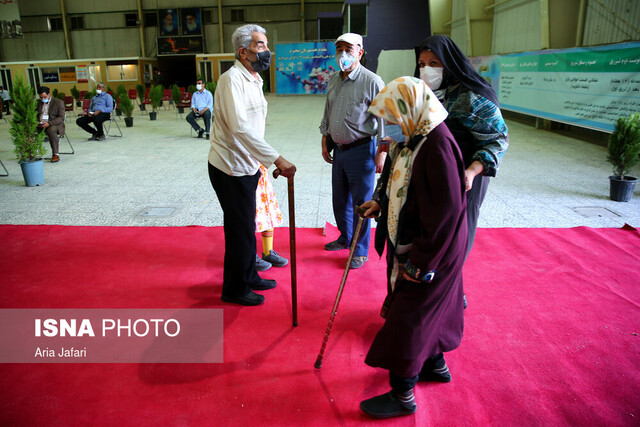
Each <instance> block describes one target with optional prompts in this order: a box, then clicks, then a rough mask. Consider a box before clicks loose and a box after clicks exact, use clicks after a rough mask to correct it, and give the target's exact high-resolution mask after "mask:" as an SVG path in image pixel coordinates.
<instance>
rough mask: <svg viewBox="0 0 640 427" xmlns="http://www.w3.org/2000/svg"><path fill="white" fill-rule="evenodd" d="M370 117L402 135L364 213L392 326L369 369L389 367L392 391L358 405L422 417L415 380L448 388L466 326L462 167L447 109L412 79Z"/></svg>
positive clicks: (378, 412)
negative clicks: (383, 261) (448, 354)
mask: <svg viewBox="0 0 640 427" xmlns="http://www.w3.org/2000/svg"><path fill="white" fill-rule="evenodd" d="M369 112H371V113H372V114H374V115H376V116H378V117H380V118H383V119H385V120H386V121H388V122H391V123H397V124H399V125H400V127H401V128H402V133H403V134H404V136H405V140H406V141H407V142H405V143H396V142H393V143H392V144H391V146H390V148H389V155H388V157H387V161H386V163H385V167H384V170H383V172H382V175H381V176H380V179H379V180H378V185H377V188H376V192H375V193H374V200H371V201H368V202H365V203H363V205H362V206H363V207H364V208H366V209H367V211H366V213H365V216H377V214H378V212H379V216H378V228H377V229H376V241H375V247H376V250H377V251H378V253H379V254H380V256H382V252H383V250H384V247H385V242H386V247H387V278H388V280H387V285H388V291H389V293H388V296H387V299H386V301H385V304H384V307H383V313H384V314H383V317H385V323H384V325H383V326H382V328H381V329H380V331H379V332H378V334H377V335H376V337H375V339H374V341H373V343H372V344H371V348H370V349H369V353H368V354H367V358H366V360H365V362H366V363H367V364H368V365H370V366H373V367H380V368H384V369H387V370H389V377H390V384H391V388H392V390H391V391H390V392H388V393H385V394H382V395H380V396H376V397H373V398H371V399H367V400H365V401H363V402H361V404H360V408H361V409H362V410H363V411H364V412H366V413H367V414H369V415H371V416H373V417H379V418H386V417H394V416H398V415H409V414H413V413H414V412H415V411H416V408H417V406H416V404H415V399H414V397H413V388H414V386H415V385H416V383H417V382H418V381H433V380H436V381H447V378H450V377H448V368H447V366H446V364H445V363H444V358H442V359H441V360H440V359H438V355H440V356H442V352H444V351H451V350H453V349H455V348H457V347H458V346H459V345H460V340H461V339H462V329H463V322H464V319H463V302H462V298H463V293H462V265H463V263H464V256H465V249H466V245H467V220H466V218H465V216H466V207H465V206H466V205H465V186H464V164H463V161H462V154H461V153H460V149H459V148H458V145H457V143H456V142H455V140H454V139H453V136H452V135H451V133H450V132H449V130H448V129H447V126H446V125H445V124H444V123H443V122H444V120H445V118H446V117H447V112H446V110H445V109H444V107H442V104H440V102H439V101H438V100H437V98H436V96H435V95H434V94H433V92H432V91H431V90H430V89H429V88H428V87H427V85H426V84H425V83H424V82H422V81H420V80H419V79H417V78H414V77H400V78H397V79H395V80H394V81H393V82H391V83H389V85H388V86H387V87H385V88H384V89H383V90H382V91H381V92H380V93H379V94H378V96H376V98H375V99H374V101H373V102H372V103H371V106H370V108H369Z"/></svg>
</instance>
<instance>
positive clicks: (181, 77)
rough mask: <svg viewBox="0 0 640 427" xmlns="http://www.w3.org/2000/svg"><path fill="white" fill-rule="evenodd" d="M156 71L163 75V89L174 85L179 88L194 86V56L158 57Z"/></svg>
mask: <svg viewBox="0 0 640 427" xmlns="http://www.w3.org/2000/svg"><path fill="white" fill-rule="evenodd" d="M158 69H159V70H160V72H161V73H162V74H163V75H164V79H163V85H164V87H170V86H171V85H173V84H174V83H175V84H177V85H178V86H181V87H188V86H189V85H194V84H196V57H195V55H170V56H159V57H158Z"/></svg>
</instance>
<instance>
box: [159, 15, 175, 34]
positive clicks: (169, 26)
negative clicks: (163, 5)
mask: <svg viewBox="0 0 640 427" xmlns="http://www.w3.org/2000/svg"><path fill="white" fill-rule="evenodd" d="M158 27H160V35H161V36H177V35H178V11H177V10H176V9H158Z"/></svg>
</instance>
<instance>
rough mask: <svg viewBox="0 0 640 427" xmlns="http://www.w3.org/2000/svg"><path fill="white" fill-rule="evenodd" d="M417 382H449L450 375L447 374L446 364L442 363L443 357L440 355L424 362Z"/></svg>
mask: <svg viewBox="0 0 640 427" xmlns="http://www.w3.org/2000/svg"><path fill="white" fill-rule="evenodd" d="M418 381H420V382H422V381H435V382H439V383H448V382H451V373H450V372H449V367H448V366H447V363H446V362H445V361H444V355H443V354H442V353H440V354H437V355H436V356H434V357H432V358H430V359H427V361H426V362H424V365H423V366H422V370H421V371H420V374H419V375H418Z"/></svg>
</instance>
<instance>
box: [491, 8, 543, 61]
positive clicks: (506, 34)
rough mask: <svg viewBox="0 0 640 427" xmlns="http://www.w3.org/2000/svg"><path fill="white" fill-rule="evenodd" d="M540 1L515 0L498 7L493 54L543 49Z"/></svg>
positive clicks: (495, 19) (495, 14)
mask: <svg viewBox="0 0 640 427" xmlns="http://www.w3.org/2000/svg"><path fill="white" fill-rule="evenodd" d="M540 7H541V6H540V0H513V1H511V2H508V3H504V4H502V5H500V6H497V7H496V8H495V11H494V20H493V42H492V52H491V53H494V54H497V53H512V52H523V51H530V50H538V49H541V48H542V29H541V23H540V19H541V13H540Z"/></svg>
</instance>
